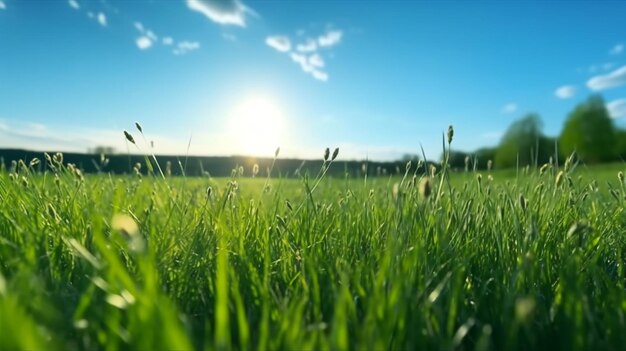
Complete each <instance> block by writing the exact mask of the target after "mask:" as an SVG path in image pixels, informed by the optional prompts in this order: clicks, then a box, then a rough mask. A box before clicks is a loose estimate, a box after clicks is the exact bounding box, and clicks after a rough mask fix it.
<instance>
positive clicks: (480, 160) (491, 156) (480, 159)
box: [474, 147, 498, 169]
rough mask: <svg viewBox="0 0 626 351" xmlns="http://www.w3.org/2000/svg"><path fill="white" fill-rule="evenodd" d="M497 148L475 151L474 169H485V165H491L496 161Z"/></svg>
mask: <svg viewBox="0 0 626 351" xmlns="http://www.w3.org/2000/svg"><path fill="white" fill-rule="evenodd" d="M497 151H498V148H497V147H484V148H481V149H478V150H476V152H475V153H474V157H475V158H476V168H478V169H487V163H489V161H491V162H492V163H493V162H494V160H495V159H496V152H497Z"/></svg>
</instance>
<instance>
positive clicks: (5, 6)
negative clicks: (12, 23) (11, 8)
mask: <svg viewBox="0 0 626 351" xmlns="http://www.w3.org/2000/svg"><path fill="white" fill-rule="evenodd" d="M6 8H7V5H6V4H5V3H4V1H2V0H0V10H6Z"/></svg>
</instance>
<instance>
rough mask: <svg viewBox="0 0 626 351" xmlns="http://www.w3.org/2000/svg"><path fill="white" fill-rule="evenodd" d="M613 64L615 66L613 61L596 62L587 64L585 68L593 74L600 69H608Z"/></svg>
mask: <svg viewBox="0 0 626 351" xmlns="http://www.w3.org/2000/svg"><path fill="white" fill-rule="evenodd" d="M614 66H615V63H613V62H605V63H598V64H593V65H591V66H589V68H588V69H587V70H588V71H589V73H592V74H595V73H597V72H600V71H608V70H610V69H611V68H613V67H614Z"/></svg>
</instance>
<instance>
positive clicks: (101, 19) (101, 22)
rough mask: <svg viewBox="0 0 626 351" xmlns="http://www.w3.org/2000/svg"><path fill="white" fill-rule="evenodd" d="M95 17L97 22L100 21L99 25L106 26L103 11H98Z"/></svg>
mask: <svg viewBox="0 0 626 351" xmlns="http://www.w3.org/2000/svg"><path fill="white" fill-rule="evenodd" d="M96 19H97V20H98V23H100V25H101V26H103V27H106V25H107V17H106V15H105V14H104V13H102V12H99V13H98V16H97V17H96Z"/></svg>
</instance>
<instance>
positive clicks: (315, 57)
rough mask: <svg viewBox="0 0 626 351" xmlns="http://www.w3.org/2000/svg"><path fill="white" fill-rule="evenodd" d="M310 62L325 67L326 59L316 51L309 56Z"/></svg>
mask: <svg viewBox="0 0 626 351" xmlns="http://www.w3.org/2000/svg"><path fill="white" fill-rule="evenodd" d="M309 64H310V65H311V66H313V67H324V59H323V58H322V56H320V54H317V53H316V54H313V55H311V56H309Z"/></svg>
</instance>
